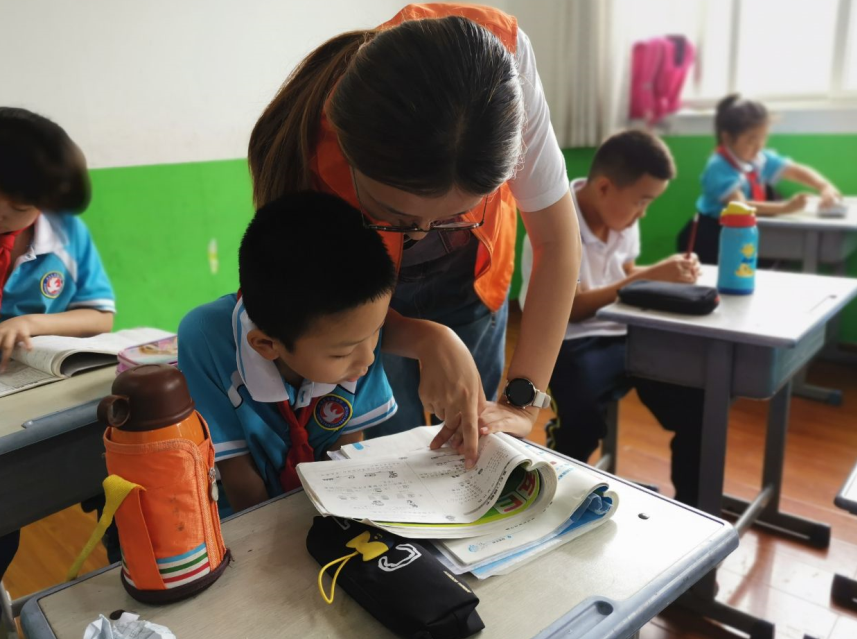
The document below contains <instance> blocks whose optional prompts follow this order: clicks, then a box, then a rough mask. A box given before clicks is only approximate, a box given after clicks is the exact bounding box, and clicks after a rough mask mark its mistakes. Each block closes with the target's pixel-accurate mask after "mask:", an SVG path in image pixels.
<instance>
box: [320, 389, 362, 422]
mask: <svg viewBox="0 0 857 639" xmlns="http://www.w3.org/2000/svg"><path fill="white" fill-rule="evenodd" d="M353 414H354V408H353V407H352V406H351V402H349V401H348V400H347V399H345V398H344V397H340V396H339V395H325V396H324V397H322V398H321V399H320V400H318V404H316V405H315V421H317V422H318V425H319V426H321V427H322V428H323V429H325V430H339V429H340V428H342V427H343V426H345V424H347V423H348V420H349V419H351V415H353Z"/></svg>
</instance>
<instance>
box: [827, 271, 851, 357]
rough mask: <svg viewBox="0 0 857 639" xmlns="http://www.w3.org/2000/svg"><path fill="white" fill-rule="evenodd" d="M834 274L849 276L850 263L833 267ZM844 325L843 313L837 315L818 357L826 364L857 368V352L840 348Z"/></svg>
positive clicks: (828, 328) (829, 324) (833, 319)
mask: <svg viewBox="0 0 857 639" xmlns="http://www.w3.org/2000/svg"><path fill="white" fill-rule="evenodd" d="M833 274H834V275H837V276H839V277H847V276H848V262H847V261H842V262H839V263H838V264H836V265H835V266H834V267H833ZM841 324H842V313H837V315H836V316H835V317H833V318H832V319H831V320H830V322H828V324H827V344H826V345H825V347H824V349H823V350H822V351H821V354H820V355H819V356H818V357H819V359H823V360H824V361H826V362H834V363H836V364H844V365H845V366H857V352H855V351H846V350H843V349H842V348H841V346H840V342H839V338H840V325H841Z"/></svg>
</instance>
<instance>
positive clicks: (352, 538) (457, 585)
mask: <svg viewBox="0 0 857 639" xmlns="http://www.w3.org/2000/svg"><path fill="white" fill-rule="evenodd" d="M306 545H307V550H308V551H309V554H310V555H312V556H313V558H315V560H316V561H317V562H318V563H319V565H320V566H324V567H325V568H326V569H325V573H326V574H327V575H328V576H329V577H334V575H335V573H336V571H337V569H339V568H340V566H341V571H340V572H339V574H338V576H336V580H335V586H336V587H337V588H339V587H341V588H342V589H343V590H345V592H347V593H348V594H349V595H350V596H351V597H352V598H353V599H354V600H355V601H357V603H359V604H360V605H361V606H363V608H365V609H366V611H367V612H369V613H370V614H371V615H372V616H373V617H375V618H376V619H377V620H378V621H380V622H381V623H382V624H384V625H385V626H386V627H387V628H389V629H390V630H392V631H393V632H395V633H396V634H398V635H399V636H401V637H408V638H409V639H464V638H465V637H469V636H470V635H472V634H475V633H477V632H479V631H480V630H482V629H483V628H484V627H485V624H484V623H483V622H482V619H481V618H480V617H479V614H478V613H477V612H476V606H477V604H478V603H479V598H478V597H477V596H476V594H475V593H474V592H473V591H472V590H470V588H469V587H468V586H467V584H465V583H464V582H463V581H461V580H459V579H458V578H457V577H456V576H455V575H453V574H452V573H450V572H449V571H448V570H447V569H446V568H445V567H444V566H443V565H442V564H441V563H440V562H439V561H438V560H437V559H436V558H435V557H434V556H433V555H432V554H431V553H430V552H429V551H428V550H427V549H426V548H425V547H423V546H421V545H420V544H419V543H417V542H415V541H414V540H413V539H404V538H402V537H399V536H397V535H393V534H391V533H388V532H386V531H383V530H380V529H378V528H373V527H370V526H366V525H364V524H361V523H359V522H356V521H353V520H348V519H339V518H335V517H315V518H314V519H313V523H312V528H310V531H309V533H308V534H307V538H306ZM322 596H324V597H325V599H327V596H326V595H322ZM334 598H335V595H334V593H333V591H332V592H331V596H330V599H327V600H328V602H332V601H333V600H334Z"/></svg>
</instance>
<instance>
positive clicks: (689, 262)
mask: <svg viewBox="0 0 857 639" xmlns="http://www.w3.org/2000/svg"><path fill="white" fill-rule="evenodd" d="M700 275H702V268H701V267H700V266H699V258H698V257H697V256H696V254H693V255H691V256H690V257H685V255H684V253H680V254H678V255H672V256H670V257H668V258H666V259H665V260H661V261H660V262H658V263H657V264H654V265H652V266H650V267H649V268H648V269H647V270H646V272H645V273H644V274H642V275H641V277H642V278H644V279H649V280H656V281H658V282H677V283H679V284H693V283H694V282H696V280H697V279H698V278H699V276H700Z"/></svg>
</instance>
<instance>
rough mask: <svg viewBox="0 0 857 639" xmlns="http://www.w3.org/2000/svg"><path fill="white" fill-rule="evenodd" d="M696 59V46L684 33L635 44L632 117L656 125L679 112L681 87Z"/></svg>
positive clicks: (632, 67)
mask: <svg viewBox="0 0 857 639" xmlns="http://www.w3.org/2000/svg"><path fill="white" fill-rule="evenodd" d="M695 58H696V49H695V47H694V46H693V44H692V43H691V42H690V41H689V40H688V39H687V38H685V37H684V36H662V37H659V38H652V39H650V40H644V41H642V42H636V43H634V48H633V51H632V54H631V105H630V114H629V115H630V117H631V118H632V119H639V120H646V121H647V122H648V123H650V124H655V123H657V122H659V121H660V120H661V119H663V118H664V117H665V116H667V115H669V114H670V113H675V112H676V111H678V109H679V107H680V106H681V90H682V87H683V86H684V82H685V80H686V79H687V74H688V71H690V67H691V66H692V65H693V62H694V59H695Z"/></svg>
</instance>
